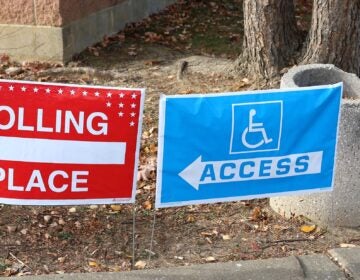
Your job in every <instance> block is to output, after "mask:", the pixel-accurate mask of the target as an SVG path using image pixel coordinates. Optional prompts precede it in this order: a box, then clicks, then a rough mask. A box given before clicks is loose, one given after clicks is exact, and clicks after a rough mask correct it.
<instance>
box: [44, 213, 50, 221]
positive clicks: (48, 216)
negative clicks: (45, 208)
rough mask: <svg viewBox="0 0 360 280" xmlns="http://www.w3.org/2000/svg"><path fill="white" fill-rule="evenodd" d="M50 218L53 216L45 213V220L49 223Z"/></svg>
mask: <svg viewBox="0 0 360 280" xmlns="http://www.w3.org/2000/svg"><path fill="white" fill-rule="evenodd" d="M50 220H51V216H50V215H45V216H44V221H45V222H46V223H49V222H50Z"/></svg>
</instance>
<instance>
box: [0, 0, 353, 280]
mask: <svg viewBox="0 0 360 280" xmlns="http://www.w3.org/2000/svg"><path fill="white" fill-rule="evenodd" d="M301 2H303V1H301ZM305 2H306V1H305ZM240 4H241V1H239V0H226V1H220V0H214V1H205V0H204V1H200V0H197V1H179V3H178V4H177V5H174V6H171V7H170V8H169V9H168V10H167V11H165V12H162V13H161V14H158V15H155V16H153V17H151V18H149V19H147V20H145V21H143V22H142V23H139V24H136V25H132V26H128V27H127V28H126V30H125V31H122V32H120V33H119V34H117V35H115V36H113V37H111V38H104V40H103V41H102V42H100V43H99V44H96V45H95V46H93V47H90V48H88V50H86V51H84V52H83V53H81V54H79V55H77V56H76V57H74V60H73V61H72V62H70V63H69V64H68V65H66V66H65V67H63V66H62V65H56V64H50V63H37V62H33V63H23V64H21V65H20V64H16V63H14V62H11V61H10V60H9V59H8V57H7V56H6V55H3V56H2V57H1V70H0V77H1V78H12V79H26V80H29V79H30V80H37V81H51V82H68V83H80V84H102V85H118V86H122V87H137V88H139V87H145V88H146V101H145V111H144V121H143V134H142V140H141V141H142V146H141V155H140V166H139V174H138V175H139V176H138V177H139V178H138V179H139V181H138V190H137V198H136V205H135V206H134V207H133V206H131V205H98V206H95V205H92V206H86V207H85V206H84V207H28V206H27V207H25V206H9V205H1V206H0V237H1V238H0V275H2V276H12V275H29V274H48V273H60V274H62V273H68V272H97V271H127V270H130V269H132V264H135V267H134V268H133V269H143V268H153V267H172V266H183V265H191V264H196V263H206V262H224V261H231V260H251V259H259V258H270V257H284V256H289V255H294V254H296V255H299V254H313V253H324V252H326V251H327V250H328V249H329V248H334V247H339V246H345V247H346V246H355V245H360V230H359V229H335V228H325V227H320V226H316V225H314V224H313V223H312V222H311V221H309V220H308V219H306V217H294V218H293V219H291V220H286V219H284V218H283V217H281V216H280V215H278V214H276V213H275V212H273V211H272V210H271V209H270V208H269V206H268V200H267V199H262V200H252V201H240V202H233V203H221V204H214V205H201V206H188V207H179V208H169V209H161V210H154V208H153V207H154V195H155V192H154V190H155V179H156V170H155V167H156V154H157V121H158V99H159V96H160V94H162V93H165V94H189V93H208V92H228V91H243V90H249V89H259V88H263V87H265V84H258V83H257V84H255V83H253V82H252V81H250V80H248V79H247V77H237V78H234V77H230V76H227V75H226V73H227V70H228V69H229V67H231V63H232V61H233V59H234V58H235V57H236V55H237V54H238V53H239V52H240V51H241V38H242V30H241V26H242V11H241V5H240ZM304 7H305V8H304ZM302 9H308V7H307V6H302V7H300V8H298V13H299V14H301V13H305V12H306V10H302ZM214 15H220V16H217V17H215V16H214ZM299 24H304V23H302V22H300V23H299ZM304 25H306V23H305V24H304ZM185 61H186V62H185ZM11 67H15V68H17V69H18V71H14V72H12V73H9V72H7V70H8V69H9V68H11ZM277 84H278V81H273V86H274V87H275V86H276V85H277ZM134 221H135V224H134ZM154 221H155V223H154ZM304 225H305V227H304ZM306 226H307V227H306ZM133 238H135V240H133ZM133 241H134V242H133ZM133 258H134V259H133Z"/></svg>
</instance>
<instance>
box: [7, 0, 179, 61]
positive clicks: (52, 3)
mask: <svg viewBox="0 0 360 280" xmlns="http://www.w3.org/2000/svg"><path fill="white" fill-rule="evenodd" d="M175 1H176V0H12V1H9V0H0V5H1V9H0V53H8V54H9V55H10V56H11V57H12V58H14V59H17V60H47V61H67V60H69V59H70V58H71V57H72V55H74V54H75V53H78V52H80V51H82V50H83V49H85V48H86V47H87V46H90V45H92V44H94V43H96V42H98V41H100V40H101V39H102V38H103V36H104V35H110V34H113V33H116V32H118V31H119V30H120V29H121V28H123V27H124V26H125V24H126V23H129V22H134V21H139V20H141V19H143V18H145V17H147V16H148V15H150V14H152V13H154V12H156V11H159V10H160V9H163V8H165V7H166V6H167V5H169V4H172V3H174V2H175Z"/></svg>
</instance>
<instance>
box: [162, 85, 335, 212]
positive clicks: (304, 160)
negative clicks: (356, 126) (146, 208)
mask: <svg viewBox="0 0 360 280" xmlns="http://www.w3.org/2000/svg"><path fill="white" fill-rule="evenodd" d="M341 97H342V84H341V83H340V84H336V85H330V86H319V87H308V88H296V89H285V90H284V89H280V90H268V91H256V92H237V93H221V94H206V95H195V94H194V95H181V96H163V97H162V98H161V99H160V115H159V118H160V124H159V155H158V178H157V194H156V207H158V208H160V207H170V206H181V205H189V204H199V203H212V202H222V201H235V200H240V199H252V198H260V197H269V196H278V195H285V194H286V195H288V194H290V193H307V192H319V191H326V190H331V189H332V186H333V179H334V163H335V152H336V143H337V133H338V123H339V114H340V103H341Z"/></svg>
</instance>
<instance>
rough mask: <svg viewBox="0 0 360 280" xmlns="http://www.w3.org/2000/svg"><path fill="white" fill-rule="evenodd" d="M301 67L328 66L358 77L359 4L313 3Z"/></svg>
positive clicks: (349, 0)
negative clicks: (333, 66) (320, 64)
mask: <svg viewBox="0 0 360 280" xmlns="http://www.w3.org/2000/svg"><path fill="white" fill-rule="evenodd" d="M312 13H313V15H312V22H311V27H310V31H309V37H308V41H307V45H306V48H305V51H304V56H303V59H302V62H301V63H302V64H308V63H331V64H334V65H336V66H337V67H339V68H341V69H342V70H344V71H347V72H352V73H355V74H357V75H358V76H360V1H359V0H314V5H313V12H312Z"/></svg>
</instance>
